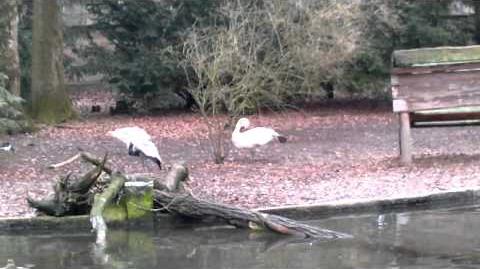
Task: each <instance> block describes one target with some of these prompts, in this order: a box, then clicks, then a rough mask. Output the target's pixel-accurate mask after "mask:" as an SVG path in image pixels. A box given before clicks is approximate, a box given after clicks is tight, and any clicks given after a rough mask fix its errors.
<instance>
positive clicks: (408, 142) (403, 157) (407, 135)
mask: <svg viewBox="0 0 480 269" xmlns="http://www.w3.org/2000/svg"><path fill="white" fill-rule="evenodd" d="M399 118H400V132H399V134H400V161H401V162H402V163H403V164H405V165H410V164H412V136H411V132H410V114H409V113H408V112H400V117H399Z"/></svg>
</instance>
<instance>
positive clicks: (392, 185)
mask: <svg viewBox="0 0 480 269" xmlns="http://www.w3.org/2000/svg"><path fill="white" fill-rule="evenodd" d="M250 119H251V121H252V124H253V125H255V126H270V127H273V128H275V129H277V130H278V131H279V132H281V133H283V134H285V135H287V136H288V139H289V141H288V143H286V144H279V143H272V144H269V145H267V146H266V147H264V148H261V149H259V150H258V152H257V153H256V156H255V160H254V161H253V162H252V161H251V159H250V156H249V154H248V152H242V151H238V150H236V149H233V148H231V149H230V154H229V156H228V158H227V160H226V162H225V164H223V165H216V164H214V163H213V162H212V158H211V157H210V156H209V153H208V146H207V141H206V133H205V130H206V127H205V125H204V124H203V121H202V119H201V117H199V116H198V115H196V114H191V113H170V114H167V115H161V116H138V117H137V116H114V117H110V116H102V117H92V118H87V119H83V120H76V121H73V122H68V123H66V124H63V125H60V126H56V127H47V128H43V129H41V130H40V131H38V132H36V133H34V134H20V135H15V136H5V137H0V142H4V141H9V142H11V143H12V144H14V146H15V147H16V151H15V152H14V153H5V152H0V190H1V191H0V217H14V216H17V217H24V216H31V215H34V214H35V212H34V210H32V209H30V208H29V207H28V205H27V203H26V200H25V198H26V197H27V195H29V196H31V197H34V198H43V197H45V196H46V195H48V194H49V193H51V192H52V185H53V183H54V181H55V180H56V178H57V177H58V176H60V175H64V174H66V173H67V172H69V171H76V172H81V171H85V169H86V168H87V166H86V165H85V164H80V163H79V162H75V163H72V164H70V165H67V166H65V167H62V168H61V169H58V170H50V169H48V168H47V166H48V165H50V164H53V163H58V162H61V161H64V160H66V159H68V158H69V157H71V156H73V155H75V154H76V153H78V151H79V149H81V150H86V151H89V152H92V153H94V154H96V155H98V156H103V154H105V153H106V152H108V153H109V158H110V160H111V162H112V163H113V166H114V167H115V168H116V169H118V170H120V171H123V172H126V173H142V172H155V173H157V172H158V171H157V170H156V169H155V166H154V165H153V164H149V163H147V165H146V166H144V165H143V164H142V162H141V160H139V159H138V158H137V157H131V156H128V155H127V149H126V147H125V146H124V145H123V144H122V143H121V142H119V141H117V140H115V139H113V138H111V137H109V136H107V135H106V133H107V132H108V131H110V130H113V129H115V128H119V127H126V126H133V125H136V126H139V127H142V128H144V129H146V130H147V131H148V132H149V133H150V134H151V136H152V137H153V139H154V142H155V143H156V144H157V146H158V148H159V151H160V154H161V155H162V158H163V159H164V161H165V163H167V164H168V163H174V162H176V161H179V160H183V161H186V163H187V165H188V166H189V168H190V173H191V177H190V181H189V186H190V188H191V189H192V191H193V192H194V194H195V195H196V196H197V197H199V198H203V199H208V200H212V201H216V202H222V203H226V204H231V205H237V206H240V207H244V208H257V207H269V206H280V205H295V204H315V203H324V202H331V201H339V200H345V199H364V198H383V197H385V198H387V197H404V196H412V195H423V194H427V193H432V192H438V191H446V190H453V189H458V188H470V187H478V186H480V166H479V165H478V164H479V161H480V149H479V148H478V142H479V141H480V133H479V132H478V127H462V128H451V127H450V128H424V129H414V130H413V140H414V157H415V164H414V165H413V166H412V167H403V166H401V165H400V164H399V160H398V134H397V129H398V122H397V118H396V116H395V115H394V114H393V113H392V112H391V110H390V108H389V107H388V106H380V107H373V108H372V107H368V106H364V105H358V106H351V105H349V106H345V105H340V106H338V105H332V106H320V107H318V108H316V109H309V110H305V111H301V112H299V111H296V112H293V111H292V112H283V113H267V114H262V115H256V116H251V117H250ZM160 173H166V172H165V171H162V172H160Z"/></svg>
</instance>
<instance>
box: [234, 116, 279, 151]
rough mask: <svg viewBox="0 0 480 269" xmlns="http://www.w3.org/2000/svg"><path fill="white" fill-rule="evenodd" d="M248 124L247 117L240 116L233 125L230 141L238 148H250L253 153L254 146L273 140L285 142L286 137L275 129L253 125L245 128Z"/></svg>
mask: <svg viewBox="0 0 480 269" xmlns="http://www.w3.org/2000/svg"><path fill="white" fill-rule="evenodd" d="M249 126H250V121H249V120H248V119H247V118H241V119H239V120H238V122H237V124H236V125H235V130H234V131H233V133H232V143H233V145H234V146H235V147H236V148H238V149H250V154H251V156H252V160H253V156H254V154H255V148H257V147H260V146H264V145H266V144H268V143H270V142H271V141H273V140H278V142H280V143H285V142H287V138H286V137H285V136H283V135H281V134H279V133H277V132H276V131H275V130H273V129H271V128H267V127H255V128H252V129H249V130H246V129H247V128H248V127H249Z"/></svg>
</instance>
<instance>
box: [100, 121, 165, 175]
mask: <svg viewBox="0 0 480 269" xmlns="http://www.w3.org/2000/svg"><path fill="white" fill-rule="evenodd" d="M108 135H110V136H113V137H115V138H117V139H118V140H120V141H122V142H123V143H125V145H127V149H128V155H131V156H140V157H145V158H147V159H150V160H152V161H153V162H155V163H156V164H157V165H158V167H159V168H160V170H161V169H162V158H161V157H160V154H159V153H158V149H157V147H156V146H155V144H154V143H153V142H152V137H151V136H150V135H149V134H148V133H147V132H146V131H145V130H144V129H142V128H140V127H136V126H134V127H125V128H119V129H116V130H114V131H110V132H108Z"/></svg>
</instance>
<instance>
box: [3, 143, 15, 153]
mask: <svg viewBox="0 0 480 269" xmlns="http://www.w3.org/2000/svg"><path fill="white" fill-rule="evenodd" d="M0 150H2V151H11V152H14V151H15V148H14V147H13V146H12V144H10V143H8V142H6V143H2V144H1V145H0Z"/></svg>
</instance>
